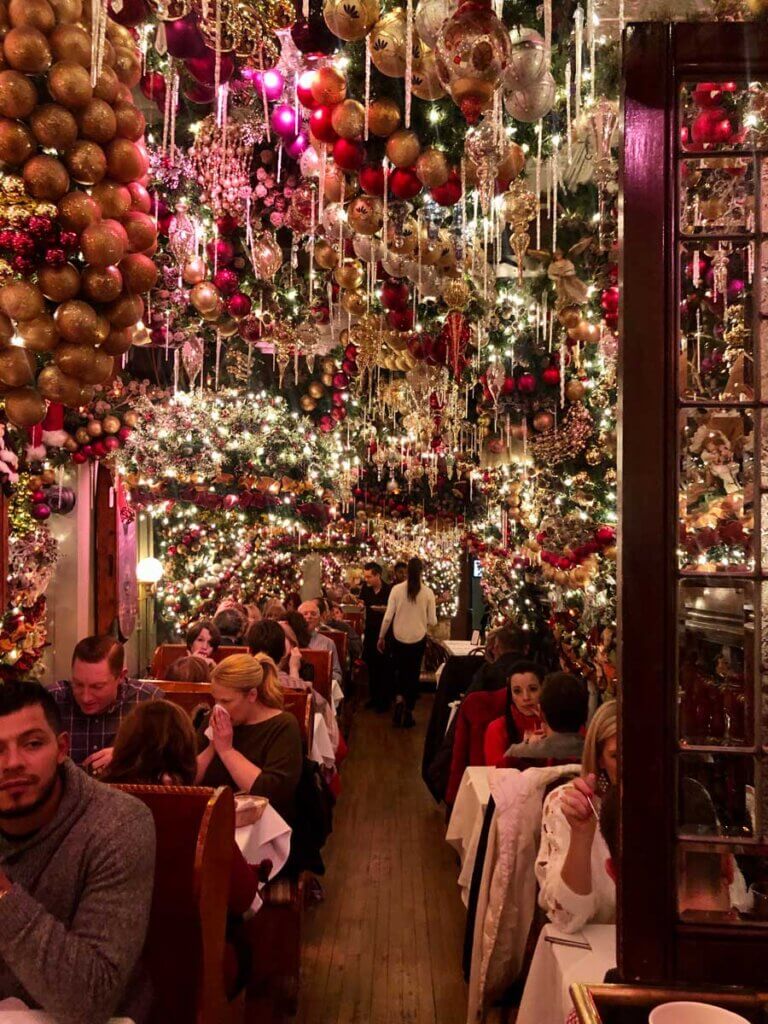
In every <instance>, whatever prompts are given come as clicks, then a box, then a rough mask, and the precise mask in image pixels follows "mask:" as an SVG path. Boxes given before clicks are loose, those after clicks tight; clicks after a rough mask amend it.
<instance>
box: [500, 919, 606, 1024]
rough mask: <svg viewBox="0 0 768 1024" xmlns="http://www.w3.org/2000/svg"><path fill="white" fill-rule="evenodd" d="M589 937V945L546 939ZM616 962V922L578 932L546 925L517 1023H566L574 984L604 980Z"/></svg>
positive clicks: (591, 925)
mask: <svg viewBox="0 0 768 1024" xmlns="http://www.w3.org/2000/svg"><path fill="white" fill-rule="evenodd" d="M548 938H549V939H552V938H562V939H563V940H565V941H574V940H575V941H580V940H581V941H586V942H587V943H588V944H589V947H590V948H589V949H577V948H575V947H573V946H563V945H558V944H557V943H555V942H550V941H547V940H548ZM615 966H616V925H613V924H588V925H586V926H585V927H584V928H583V929H582V931H580V932H577V933H576V934H575V935H565V934H563V933H562V932H560V931H558V930H557V929H556V928H555V927H554V926H553V925H551V924H548V925H546V926H545V927H544V928H543V929H542V932H541V935H540V936H539V941H538V944H537V946H536V952H535V953H534V954H533V960H532V961H531V969H530V971H529V972H528V979H527V981H526V983H525V989H524V991H523V998H522V1000H521V1002H520V1009H519V1010H518V1013H517V1024H565V1021H566V1019H567V1017H568V1015H569V1013H570V1012H571V1011H572V1010H573V1003H572V1002H571V997H570V994H569V991H568V989H569V987H570V986H571V985H574V984H577V983H581V984H587V985H598V984H601V983H602V981H603V979H604V977H605V972H606V971H609V970H610V969H611V968H612V967H615Z"/></svg>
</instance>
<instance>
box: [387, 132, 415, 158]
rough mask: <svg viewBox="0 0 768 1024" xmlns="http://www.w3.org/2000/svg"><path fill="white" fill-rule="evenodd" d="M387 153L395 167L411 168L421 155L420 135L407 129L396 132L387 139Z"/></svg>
mask: <svg viewBox="0 0 768 1024" xmlns="http://www.w3.org/2000/svg"><path fill="white" fill-rule="evenodd" d="M386 153H387V158H388V159H389V161H390V163H393V164H394V165H395V167H411V166H412V165H413V164H414V163H416V160H417V158H418V156H419V154H420V153H421V143H420V142H419V137H418V135H417V134H416V132H414V131H410V130H409V129H405V128H403V129H401V130H400V131H397V132H395V133H394V134H393V135H390V136H389V138H388V139H387V145H386Z"/></svg>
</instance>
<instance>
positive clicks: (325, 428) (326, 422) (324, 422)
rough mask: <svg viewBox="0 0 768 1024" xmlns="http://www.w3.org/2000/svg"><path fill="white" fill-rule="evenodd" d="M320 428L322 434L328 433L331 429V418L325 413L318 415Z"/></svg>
mask: <svg viewBox="0 0 768 1024" xmlns="http://www.w3.org/2000/svg"><path fill="white" fill-rule="evenodd" d="M320 429H321V430H322V432H323V433H324V434H330V432H331V431H332V430H333V420H332V419H331V417H330V416H329V415H328V414H327V413H324V414H323V415H322V416H321V417H320Z"/></svg>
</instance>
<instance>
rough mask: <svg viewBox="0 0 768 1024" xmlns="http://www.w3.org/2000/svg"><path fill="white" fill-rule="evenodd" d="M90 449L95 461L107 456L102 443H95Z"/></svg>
mask: <svg viewBox="0 0 768 1024" xmlns="http://www.w3.org/2000/svg"><path fill="white" fill-rule="evenodd" d="M92 448H93V455H94V457H95V458H97V459H103V458H104V456H105V455H106V454H107V449H106V447H105V445H104V442H103V441H95V442H94V444H93V445H92Z"/></svg>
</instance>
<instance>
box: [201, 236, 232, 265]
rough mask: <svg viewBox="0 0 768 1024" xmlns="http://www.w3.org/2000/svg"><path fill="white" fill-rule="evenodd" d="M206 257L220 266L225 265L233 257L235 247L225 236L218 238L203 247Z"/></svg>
mask: <svg viewBox="0 0 768 1024" xmlns="http://www.w3.org/2000/svg"><path fill="white" fill-rule="evenodd" d="M205 250H206V252H207V253H208V259H209V260H210V261H211V263H214V262H215V263H216V264H217V265H218V266H220V267H226V265H227V264H228V263H231V262H232V260H233V259H234V258H235V247H234V245H232V243H231V242H230V241H229V239H227V238H218V239H216V241H213V242H209V243H208V245H206V247H205Z"/></svg>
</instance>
